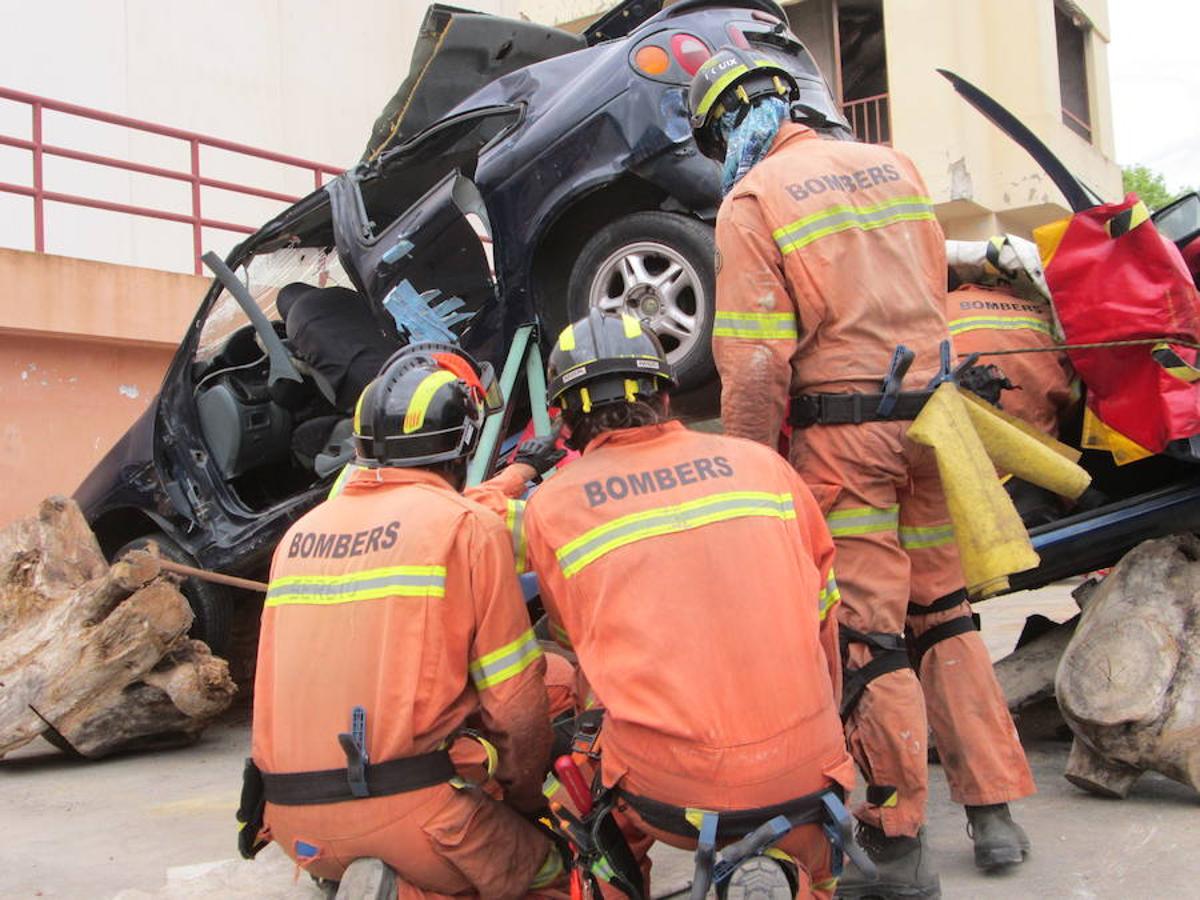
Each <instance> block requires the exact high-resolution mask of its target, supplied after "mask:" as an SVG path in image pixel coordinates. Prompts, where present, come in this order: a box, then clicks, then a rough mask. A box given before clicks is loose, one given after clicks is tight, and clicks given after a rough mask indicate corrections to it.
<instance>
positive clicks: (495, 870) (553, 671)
mask: <svg viewBox="0 0 1200 900" xmlns="http://www.w3.org/2000/svg"><path fill="white" fill-rule="evenodd" d="M546 662H547V667H546V675H545V682H546V691H547V694H548V696H549V699H550V710H549V712H550V716H551V718H553V717H554V716H556V715H558V714H559V713H561V712H564V711H566V710H570V709H573V708H574V707H575V668H574V666H572V665H571V663H570V662H568V661H567V660H566V659H564V658H563V657H562V656H559V655H558V654H557V653H548V654H547V657H546ZM453 756H454V761H455V764H456V766H458V768H459V771H460V772H462V773H463V775H464V776H465V777H469V778H472V779H478V778H481V777H483V772H484V755H483V752H482V750H481V749H480V748H479V746H478V745H477V744H475V743H474V742H471V741H462V742H459V743H457V744H455V746H454V748H453ZM498 793H499V790H498V789H497V788H496V786H495V783H494V782H492V783H490V784H489V785H487V786H486V787H485V788H484V789H479V788H473V789H470V790H456V789H455V788H452V787H450V786H449V785H447V784H442V785H436V786H434V787H429V788H425V789H423V790H420V791H412V792H410V793H404V794H394V795H392V796H388V797H378V798H370V799H366V800H353V801H349V802H347V803H336V804H324V805H320V806H275V805H273V804H268V806H267V810H266V815H265V821H266V825H267V828H268V829H269V832H270V837H271V839H272V840H274V841H275V842H276V843H278V844H279V845H280V846H281V847H282V848H283V849H284V851H285V852H286V853H287V854H288V855H289V856H291V857H292V858H293V859H295V860H296V862H297V864H298V865H299V866H300V867H301V868H303V869H304V870H305V871H307V872H309V873H310V874H312V875H315V876H316V877H318V878H330V879H334V880H336V879H339V878H341V876H342V873H343V872H345V870H346V867H347V866H349V865H350V863H352V862H353V861H354V860H356V859H358V858H359V857H363V856H374V857H378V858H379V859H382V860H383V861H384V862H386V863H387V864H388V865H389V866H391V867H392V868H393V869H395V870H396V875H397V879H396V880H397V882H398V884H399V900H409V898H411V900H416V898H427V900H434V898H440V897H453V896H458V897H461V896H462V895H464V894H465V895H469V896H477V897H487V898H491V897H496V898H508V897H525V896H529V895H530V887H529V885H530V883H531V882H532V881H533V880H534V877H535V875H537V874H538V872H539V870H540V868H541V866H542V864H543V862H545V861H546V859H547V854H548V853H549V852H550V851H551V845H550V840H549V838H548V837H547V836H546V835H545V834H544V833H543V832H542V831H541V830H540V829H538V828H536V827H535V826H534V825H532V824H531V823H529V822H527V821H525V820H524V819H522V818H521V816H519V815H518V814H517V813H516V812H514V811H513V810H512V809H511V808H510V807H508V806H506V805H505V804H504V803H502V802H500V801H499V800H497V799H496V798H495V795H496V794H498ZM311 851H315V852H311ZM554 852H555V853H557V851H554ZM559 893H561V892H557V891H555V890H553V889H548V890H546V891H544V892H537V896H545V897H552V896H557V895H558V894H559Z"/></svg>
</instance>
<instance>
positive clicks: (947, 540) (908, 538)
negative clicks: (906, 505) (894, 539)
mask: <svg viewBox="0 0 1200 900" xmlns="http://www.w3.org/2000/svg"><path fill="white" fill-rule="evenodd" d="M953 542H954V526H953V525H952V524H950V523H946V524H945V525H929V526H923V527H914V526H909V525H901V526H900V546H901V547H903V548H904V549H905V550H923V549H927V548H929V547H941V546H944V545H945V544H951V543H953Z"/></svg>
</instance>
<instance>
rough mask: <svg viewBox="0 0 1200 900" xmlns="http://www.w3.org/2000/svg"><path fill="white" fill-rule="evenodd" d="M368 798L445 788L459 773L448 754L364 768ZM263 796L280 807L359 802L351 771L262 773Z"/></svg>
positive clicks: (436, 751) (438, 753) (442, 751)
mask: <svg viewBox="0 0 1200 900" xmlns="http://www.w3.org/2000/svg"><path fill="white" fill-rule="evenodd" d="M363 772H364V776H365V780H366V785H367V796H370V797H386V796H388V795H389V794H403V793H406V792H408V791H418V790H420V789H421V788H427V787H432V786H433V785H435V784H442V783H443V782H447V781H449V780H450V779H451V778H454V777H455V776H456V775H457V774H458V773H457V771H456V770H455V768H454V764H453V763H452V762H451V761H450V754H449V753H448V752H447V751H445V750H434V751H433V752H432V753H422V754H420V755H419V756H406V757H404V758H402V759H393V760H389V761H387V762H382V763H377V764H374V765H367V766H364V768H363ZM261 777H262V785H263V795H264V797H265V798H266V801H267V802H268V803H274V804H276V805H277V806H308V805H313V804H320V803H341V802H342V801H344V800H353V799H355V796H356V795H355V794H354V792H353V791H352V790H351V788H350V771H349V769H322V770H320V771H314V772H285V773H270V772H263V773H262V776H261Z"/></svg>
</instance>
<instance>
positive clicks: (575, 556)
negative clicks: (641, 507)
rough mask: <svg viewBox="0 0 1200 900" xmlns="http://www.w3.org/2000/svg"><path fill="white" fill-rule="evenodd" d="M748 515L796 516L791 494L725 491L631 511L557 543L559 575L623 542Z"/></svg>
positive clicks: (590, 560) (566, 574)
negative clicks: (695, 498)
mask: <svg viewBox="0 0 1200 900" xmlns="http://www.w3.org/2000/svg"><path fill="white" fill-rule="evenodd" d="M751 516H755V517H766V518H774V519H785V520H786V519H794V518H796V509H795V506H794V505H793V502H792V495H791V494H769V493H763V492H761V491H728V492H725V493H721V494H712V495H711V496H708V497H701V498H700V499H698V500H689V501H688V502H686V503H677V504H673V505H670V506H660V507H655V508H653V509H648V510H645V511H643V512H638V513H631V514H630V515H627V516H621V517H620V518H619V519H613V520H612V521H611V522H606V523H605V524H604V525H601V526H599V527H597V528H593V529H591V530H590V531H587V532H585V533H584V534H582V535H580V536H579V537H577V538H575V539H574V540H572V541H570V542H568V543H567V544H564V545H563V546H562V547H560V548H559V549H558V550H557V551H556V552H555V555H556V556H557V558H558V563H559V566H561V568H562V573H563V576H564V577H565V578H570V577H571V576H572V575H575V574H576V573H577V572H579V570H580V569H582V568H583V567H584V566H586V565H588V564H589V563H592V562H594V561H595V560H597V559H599V558H600V557H602V556H604V555H605V554H607V553H611V552H612V551H613V550H616V549H618V548H620V547H624V546H626V545H627V544H632V543H634V542H636V541H642V540H646V539H647V538H652V537H657V536H659V535H664V534H675V533H678V532H681V531H689V530H691V529H693V528H700V527H703V526H705V525H710V524H713V523H714V522H724V521H728V520H729V519H740V518H745V517H751Z"/></svg>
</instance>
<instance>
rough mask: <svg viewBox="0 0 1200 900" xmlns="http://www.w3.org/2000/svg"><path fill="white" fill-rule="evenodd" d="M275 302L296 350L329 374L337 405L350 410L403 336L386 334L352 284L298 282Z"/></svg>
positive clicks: (317, 367) (326, 374) (346, 411)
mask: <svg viewBox="0 0 1200 900" xmlns="http://www.w3.org/2000/svg"><path fill="white" fill-rule="evenodd" d="M277 305H278V307H279V314H280V315H281V316H282V317H283V322H284V326H285V327H286V329H287V337H288V343H289V344H290V345H291V349H292V352H293V353H294V354H295V355H296V356H298V357H300V359H302V360H304V361H305V362H306V363H308V364H309V365H310V366H312V368H313V369H315V370H316V371H317V372H318V373H320V374H321V375H323V376H324V377H325V380H326V381H328V382H329V386H330V387H331V388H333V392H334V398H335V403H336V405H337V408H338V409H339V410H340V411H342V412H343V413H345V414H346V415H350V414H352V413H353V412H354V404H355V403H357V402H358V395H359V394H361V393H362V391H363V388H365V387H366V386H367V384H368V383H369V382H370V381H371V379H372V378H374V377H375V376H376V375H377V374H379V369H380V368H381V367H382V366H383V364H384V363H385V362H387V359H388V357H389V356H391V355H392V354H393V353H395V352H396V350H398V349H399V348H400V346H401V342H400V340H399V339H398V338H396V337H389V336H388V335H387V333H386V332H385V331H384V329H383V327H382V326H381V325H380V323H379V321H378V320H377V319H376V318H375V316H374V315H372V313H371V310H370V309H369V308H368V306H367V303H366V300H365V299H364V298H363V296H362V295H361V294H359V293H358V292H357V291H352V290H350V289H349V288H342V287H328V288H318V287H313V286H312V285H308V284H303V283H301V282H295V283H293V284H289V285H287V286H285V287H284V288H282V289H281V290H280V292H279V298H278V301H277Z"/></svg>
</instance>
